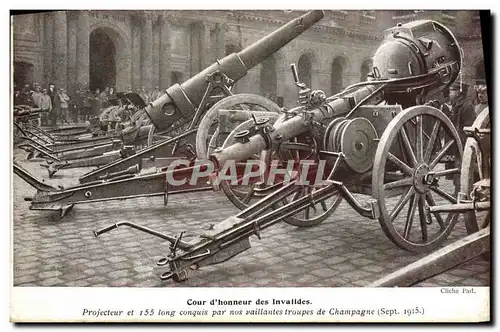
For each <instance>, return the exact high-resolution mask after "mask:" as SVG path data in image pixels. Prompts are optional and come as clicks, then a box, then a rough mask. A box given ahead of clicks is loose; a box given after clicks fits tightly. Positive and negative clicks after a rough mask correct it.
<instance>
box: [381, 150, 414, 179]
mask: <svg viewBox="0 0 500 332" xmlns="http://www.w3.org/2000/svg"><path fill="white" fill-rule="evenodd" d="M387 159H389V161H391V162H392V163H393V164H394V165H396V166H397V167H398V168H399V170H400V171H402V172H403V173H405V174H406V175H410V176H413V168H411V167H410V166H408V165H406V164H405V163H404V162H403V161H402V160H401V159H399V158H398V157H396V156H395V155H393V154H392V153H390V152H389V154H388V155H387Z"/></svg>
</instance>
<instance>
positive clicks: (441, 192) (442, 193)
mask: <svg viewBox="0 0 500 332" xmlns="http://www.w3.org/2000/svg"><path fill="white" fill-rule="evenodd" d="M431 190H432V191H434V192H435V193H436V194H438V195H439V196H441V197H443V198H445V199H447V200H448V201H450V202H451V203H453V204H456V203H457V199H456V198H455V197H453V196H451V195H450V194H448V193H447V192H445V191H444V190H443V189H441V188H439V187H431Z"/></svg>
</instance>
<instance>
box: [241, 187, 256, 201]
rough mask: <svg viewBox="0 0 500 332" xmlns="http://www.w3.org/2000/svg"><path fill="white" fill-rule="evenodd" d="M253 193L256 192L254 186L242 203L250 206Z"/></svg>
mask: <svg viewBox="0 0 500 332" xmlns="http://www.w3.org/2000/svg"><path fill="white" fill-rule="evenodd" d="M253 192H254V186H250V188H249V189H248V192H247V193H246V194H245V196H244V197H243V198H242V200H241V201H242V202H243V203H244V204H248V203H249V202H250V200H251V199H252V196H253Z"/></svg>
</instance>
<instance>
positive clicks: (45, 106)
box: [38, 89, 55, 125]
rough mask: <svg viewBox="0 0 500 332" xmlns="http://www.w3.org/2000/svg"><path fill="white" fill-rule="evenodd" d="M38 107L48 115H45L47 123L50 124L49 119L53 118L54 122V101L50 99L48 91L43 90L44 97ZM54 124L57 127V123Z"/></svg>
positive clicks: (42, 96) (41, 97)
mask: <svg viewBox="0 0 500 332" xmlns="http://www.w3.org/2000/svg"><path fill="white" fill-rule="evenodd" d="M38 106H39V107H40V108H41V109H42V111H46V113H43V114H44V115H43V117H44V119H45V123H47V122H48V121H47V118H49V117H50V118H52V120H53V119H54V115H53V112H54V108H53V105H52V99H51V98H50V95H49V94H48V91H47V89H43V91H42V95H41V96H40V104H39V105H38ZM52 124H53V125H55V122H53V123H52Z"/></svg>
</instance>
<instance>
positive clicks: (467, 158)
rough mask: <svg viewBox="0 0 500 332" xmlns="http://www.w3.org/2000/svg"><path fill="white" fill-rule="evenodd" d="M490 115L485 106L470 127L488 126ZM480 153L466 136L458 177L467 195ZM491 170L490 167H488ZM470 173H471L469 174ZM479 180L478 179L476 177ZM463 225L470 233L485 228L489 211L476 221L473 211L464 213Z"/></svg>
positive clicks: (463, 191) (470, 188)
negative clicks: (459, 175) (459, 176)
mask: <svg viewBox="0 0 500 332" xmlns="http://www.w3.org/2000/svg"><path fill="white" fill-rule="evenodd" d="M490 126H491V124H490V117H489V109H488V108H485V109H484V110H483V111H482V112H481V113H480V114H479V115H478V116H477V118H476V120H475V121H474V123H473V124H472V128H478V129H484V128H489V127H490ZM479 153H480V151H479V148H478V146H477V142H476V140H475V139H474V138H471V137H469V138H467V140H466V141H465V146H464V155H463V159H462V168H461V178H460V192H462V193H465V194H466V195H469V193H470V192H471V191H472V185H473V183H474V182H475V180H474V175H473V172H474V170H475V167H474V166H475V164H474V163H475V162H477V156H478V154H479ZM490 172H491V167H490ZM471 173H472V174H471ZM478 180H479V179H478ZM464 219H465V225H466V228H467V233H468V234H472V233H474V232H477V231H478V230H479V229H482V228H485V227H487V226H488V224H489V213H488V214H485V216H484V218H481V219H483V220H482V221H481V222H479V221H478V218H477V215H476V213H475V212H474V211H471V212H466V213H464Z"/></svg>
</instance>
